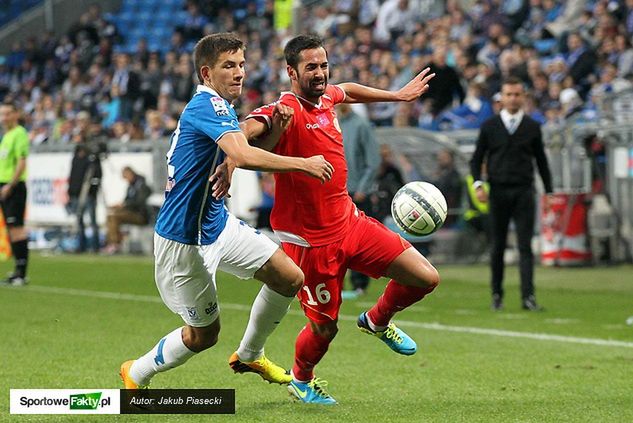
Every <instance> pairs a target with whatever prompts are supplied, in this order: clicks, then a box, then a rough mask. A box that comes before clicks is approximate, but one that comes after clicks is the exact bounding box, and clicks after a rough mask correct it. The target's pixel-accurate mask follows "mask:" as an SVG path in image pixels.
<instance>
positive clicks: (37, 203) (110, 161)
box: [26, 152, 261, 226]
mask: <svg viewBox="0 0 633 423" xmlns="http://www.w3.org/2000/svg"><path fill="white" fill-rule="evenodd" d="M71 161H72V153H69V152H63V153H37V154H31V155H30V156H29V159H28V180H27V188H28V196H27V212H26V213H27V215H26V220H27V224H28V225H30V226H45V225H61V226H70V225H73V224H74V222H75V220H76V219H75V216H73V215H68V213H67V212H66V208H65V206H66V203H67V201H68V177H69V175H70V166H71ZM154 165H162V163H160V164H155V163H153V158H152V153H150V152H139V153H111V154H109V155H108V157H107V158H106V159H105V160H102V162H101V169H102V171H103V179H102V182H101V189H100V191H99V197H98V206H97V220H98V222H99V224H104V223H105V216H106V207H108V206H113V205H115V204H119V203H120V202H122V200H123V199H124V198H125V192H126V190H127V182H126V181H125V180H124V179H123V178H122V177H121V170H122V169H123V167H125V166H130V167H131V168H132V169H134V171H136V172H137V173H139V174H141V175H143V176H145V178H146V179H147V182H148V184H149V185H150V186H155V185H154V181H153V177H154V176H153V175H154V172H153V166H154ZM158 185H159V186H162V184H160V183H159V184H158ZM230 193H231V198H230V199H229V200H228V201H227V204H228V207H229V210H231V211H232V212H233V213H234V214H236V215H237V216H238V217H240V218H243V219H247V220H250V219H252V218H253V217H254V213H253V212H251V211H250V210H251V208H253V207H256V206H258V205H259V203H260V201H261V193H260V190H259V185H258V182H257V175H256V173H255V172H252V171H247V170H242V169H236V171H235V173H234V174H233V181H232V185H231V190H230ZM154 194H156V195H157V196H158V197H159V198H161V199H162V195H163V193H162V192H159V193H154Z"/></svg>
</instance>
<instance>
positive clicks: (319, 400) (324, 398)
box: [288, 377, 337, 405]
mask: <svg viewBox="0 0 633 423" xmlns="http://www.w3.org/2000/svg"><path fill="white" fill-rule="evenodd" d="M326 386H327V382H326V381H324V380H323V379H318V378H316V377H313V378H312V380H311V381H310V382H308V383H302V382H296V381H294V380H293V381H292V382H290V384H289V385H288V392H290V394H291V395H293V396H295V397H296V398H297V399H298V400H299V401H302V402H304V403H306V404H326V405H332V404H337V402H336V400H335V399H334V398H332V397H331V396H330V394H328V393H327V391H326V390H325V387H326Z"/></svg>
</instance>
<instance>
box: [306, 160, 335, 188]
mask: <svg viewBox="0 0 633 423" xmlns="http://www.w3.org/2000/svg"><path fill="white" fill-rule="evenodd" d="M305 160H306V162H305V167H304V171H305V173H307V174H308V175H310V176H314V177H315V178H319V179H320V180H321V182H326V181H329V180H330V179H332V173H334V167H333V166H332V165H331V164H330V162H328V161H327V160H325V158H324V157H323V156H321V155H318V156H312V157H308V158H307V159H305Z"/></svg>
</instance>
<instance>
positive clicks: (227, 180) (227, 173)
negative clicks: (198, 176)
mask: <svg viewBox="0 0 633 423" xmlns="http://www.w3.org/2000/svg"><path fill="white" fill-rule="evenodd" d="M234 170H235V166H233V165H232V164H231V163H228V162H227V161H224V163H222V164H220V165H219V166H218V167H216V168H215V172H213V175H211V176H210V177H209V182H211V184H212V185H211V195H212V196H213V198H215V199H216V200H220V199H222V198H224V197H226V198H231V196H230V195H229V188H231V177H232V176H233V171H234Z"/></svg>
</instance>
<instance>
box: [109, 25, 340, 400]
mask: <svg viewBox="0 0 633 423" xmlns="http://www.w3.org/2000/svg"><path fill="white" fill-rule="evenodd" d="M244 63H245V60H244V44H243V43H242V41H241V40H240V39H238V38H237V37H236V36H235V35H233V34H227V33H222V34H214V35H209V36H206V37H204V38H202V39H201V40H200V41H199V42H198V44H197V45H196V47H195V50H194V65H195V69H196V72H197V75H198V79H199V80H200V82H201V85H198V88H197V91H196V94H195V95H194V96H193V98H192V99H191V101H190V102H189V103H188V104H187V106H186V107H185V109H184V111H183V112H182V115H181V116H180V120H179V122H178V126H177V127H176V130H175V131H174V134H173V135H172V138H171V146H170V149H169V152H168V153H167V166H168V181H167V187H166V193H165V203H164V204H163V206H162V208H161V210H160V212H159V214H158V218H157V222H156V227H155V234H154V256H155V278H156V285H157V287H158V290H159V292H160V295H161V298H162V299H163V302H164V303H165V304H166V305H167V307H169V309H170V310H172V311H173V312H174V313H177V314H179V315H180V316H181V317H182V319H183V320H184V322H185V326H184V327H179V328H178V329H176V330H174V331H173V332H171V333H169V334H167V335H166V336H165V337H163V338H162V339H160V340H159V342H158V343H157V344H156V345H155V346H154V348H152V349H151V350H150V351H149V352H147V353H146V354H145V355H143V356H141V357H140V358H138V359H136V360H130V361H126V362H125V363H123V364H122V365H121V373H120V374H121V378H122V379H123V382H124V385H125V388H126V389H137V388H142V387H146V386H147V385H148V384H149V382H150V379H151V378H152V377H153V376H154V375H155V374H157V373H159V372H163V371H166V370H169V369H172V368H174V367H177V366H179V365H181V364H183V363H184V362H186V361H187V360H188V359H189V358H190V357H192V356H193V355H195V354H196V353H198V352H201V351H203V350H205V349H207V348H210V347H212V346H213V345H214V344H215V343H216V342H217V339H218V333H219V331H220V319H219V312H220V308H219V306H218V302H217V296H216V285H215V272H216V270H217V269H221V270H223V271H226V272H229V273H232V274H233V275H236V276H238V277H240V278H243V279H248V278H251V277H255V278H256V279H259V280H260V281H263V282H264V285H263V287H262V289H261V291H260V293H259V294H258V296H257V298H256V299H255V302H254V303H253V307H252V309H251V314H250V319H249V323H248V326H247V329H246V333H245V335H244V338H243V339H242V342H241V343H240V347H239V349H238V350H237V351H236V352H235V353H234V354H233V356H232V357H231V359H230V361H231V367H232V368H233V370H235V371H236V372H240V373H243V372H255V373H258V374H259V375H260V376H261V377H262V378H264V379H265V380H268V381H270V382H274V383H280V384H283V383H289V382H290V380H291V379H292V378H291V377H290V376H289V375H287V374H286V373H285V371H284V369H283V368H281V367H280V366H277V365H276V364H274V363H272V362H271V361H270V360H268V359H267V358H266V357H265V355H264V343H265V341H266V339H267V337H268V336H269V335H270V334H271V333H272V331H273V330H274V329H275V327H276V326H277V324H278V323H279V321H280V320H281V319H282V318H283V316H284V315H285V314H286V312H287V311H288V307H289V305H290V302H291V301H292V299H293V298H294V296H295V294H296V293H297V291H298V290H299V288H300V287H301V285H302V283H303V273H302V272H301V270H300V269H299V267H298V266H297V265H295V264H294V262H293V261H292V260H291V259H290V258H289V257H288V256H286V254H285V253H284V252H283V251H282V250H281V249H280V248H278V246H277V245H276V244H275V243H274V242H273V241H271V240H270V239H269V238H267V237H266V236H265V235H263V234H261V233H260V232H259V231H256V230H255V229H253V228H251V227H250V226H248V225H246V224H245V223H244V222H242V221H240V220H238V219H237V218H236V217H235V216H233V215H232V214H231V213H229V212H228V211H227V209H226V208H225V206H224V200H223V199H222V197H223V196H224V195H225V194H226V191H227V190H228V185H227V184H225V183H223V182H222V181H225V180H227V179H228V180H230V176H229V177H228V178H221V177H220V175H224V176H226V175H227V173H226V172H228V174H229V175H230V172H231V170H230V169H228V167H227V165H226V164H224V163H223V162H224V158H225V156H228V157H229V158H230V159H231V160H232V161H233V162H234V163H235V164H236V166H238V167H242V168H246V169H253V170H262V171H269V172H289V171H300V172H305V173H307V174H309V175H311V176H313V177H316V178H319V179H321V181H322V182H325V181H327V180H329V179H330V178H331V176H332V171H333V168H332V166H331V165H330V163H328V162H327V161H326V160H325V159H324V158H323V156H313V157H309V158H301V157H282V156H278V155H275V154H272V153H269V152H267V151H264V150H261V149H258V148H255V147H251V146H249V144H248V142H247V140H246V138H245V137H244V135H243V134H242V132H241V131H240V127H239V125H238V121H237V116H236V114H235V111H234V110H233V108H232V106H231V103H230V102H231V101H233V100H235V99H237V98H238V96H239V95H240V93H241V92H242V83H243V80H244V75H245V72H244ZM279 107H280V108H281V107H283V106H279ZM282 112H287V111H283V110H281V109H280V110H279V112H278V113H277V114H276V116H274V117H273V120H274V121H275V130H278V131H281V130H282V129H281V128H283V127H284V126H287V125H288V122H289V121H288V119H289V117H288V113H282Z"/></svg>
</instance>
